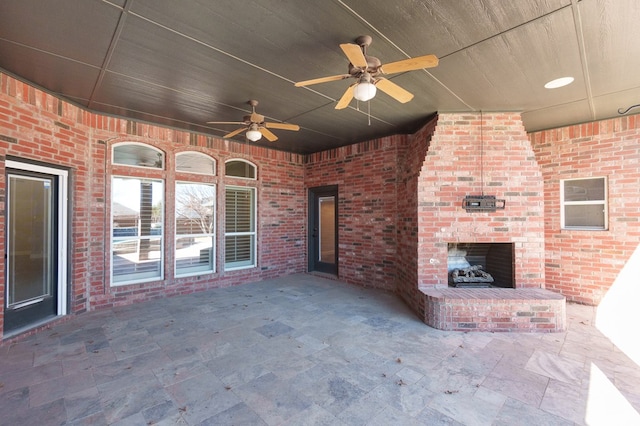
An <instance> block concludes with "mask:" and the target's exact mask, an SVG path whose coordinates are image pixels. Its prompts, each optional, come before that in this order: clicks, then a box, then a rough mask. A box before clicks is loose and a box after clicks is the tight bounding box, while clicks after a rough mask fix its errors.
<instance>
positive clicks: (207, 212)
mask: <svg viewBox="0 0 640 426" xmlns="http://www.w3.org/2000/svg"><path fill="white" fill-rule="evenodd" d="M215 197H216V194H215V187H214V186H212V185H204V184H196V183H176V234H178V235H185V234H211V233H213V217H214V215H213V213H214V204H215Z"/></svg>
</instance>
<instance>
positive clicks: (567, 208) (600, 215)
mask: <svg viewBox="0 0 640 426" xmlns="http://www.w3.org/2000/svg"><path fill="white" fill-rule="evenodd" d="M560 190H561V204H562V210H561V222H562V229H584V230H606V229H607V223H608V212H607V180H606V178H604V177H597V178H583V179H565V180H562V181H561V184H560Z"/></svg>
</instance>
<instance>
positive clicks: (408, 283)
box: [396, 117, 438, 318]
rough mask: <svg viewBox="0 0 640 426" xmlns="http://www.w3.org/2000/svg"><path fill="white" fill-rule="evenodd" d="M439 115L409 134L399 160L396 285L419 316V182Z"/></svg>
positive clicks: (421, 305) (421, 306) (421, 300)
mask: <svg viewBox="0 0 640 426" xmlns="http://www.w3.org/2000/svg"><path fill="white" fill-rule="evenodd" d="M437 122H438V118H437V117H435V118H433V119H432V120H431V121H430V122H429V123H428V124H426V125H425V126H424V127H423V128H422V129H420V131H418V132H416V133H415V134H413V135H411V136H409V137H408V138H407V139H408V140H407V143H406V144H405V145H404V148H403V149H402V150H401V151H399V155H398V158H399V161H398V232H397V235H398V257H397V264H398V268H397V275H396V289H397V291H398V293H399V294H400V296H401V297H402V299H403V300H404V301H405V303H407V304H408V305H409V306H410V307H411V308H412V309H413V311H414V312H416V313H417V314H418V316H419V317H421V318H424V314H425V306H424V298H423V297H422V294H421V293H420V290H419V288H418V284H417V283H418V234H419V228H418V184H419V179H420V173H421V171H422V164H423V162H424V159H425V157H426V155H427V151H428V150H429V144H430V143H431V138H432V137H433V132H434V131H435V127H436V124H437Z"/></svg>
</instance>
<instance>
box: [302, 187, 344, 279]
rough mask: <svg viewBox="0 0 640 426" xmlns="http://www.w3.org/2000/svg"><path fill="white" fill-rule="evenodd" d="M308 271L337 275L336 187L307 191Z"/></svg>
mask: <svg viewBox="0 0 640 426" xmlns="http://www.w3.org/2000/svg"><path fill="white" fill-rule="evenodd" d="M309 231H310V232H309V270H310V271H318V272H326V273H329V274H334V275H337V274H338V187H337V186H335V185H332V186H323V187H318V188H311V189H309Z"/></svg>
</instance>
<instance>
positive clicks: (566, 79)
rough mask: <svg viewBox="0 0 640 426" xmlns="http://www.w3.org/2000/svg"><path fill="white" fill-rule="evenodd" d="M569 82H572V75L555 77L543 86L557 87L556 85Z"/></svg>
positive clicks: (564, 84)
mask: <svg viewBox="0 0 640 426" xmlns="http://www.w3.org/2000/svg"><path fill="white" fill-rule="evenodd" d="M571 83H573V77H561V78H556V79H555V80H551V81H550V82H548V83H547V84H545V85H544V88H545V89H557V88H558V87H563V86H566V85H567V84H571Z"/></svg>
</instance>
